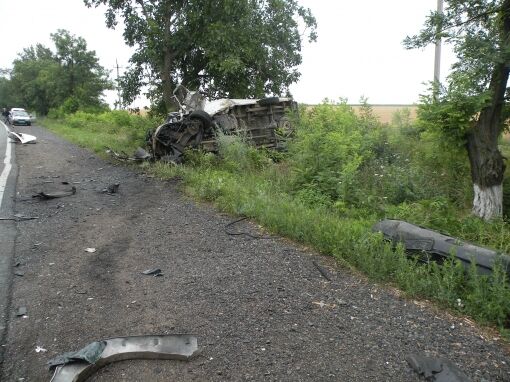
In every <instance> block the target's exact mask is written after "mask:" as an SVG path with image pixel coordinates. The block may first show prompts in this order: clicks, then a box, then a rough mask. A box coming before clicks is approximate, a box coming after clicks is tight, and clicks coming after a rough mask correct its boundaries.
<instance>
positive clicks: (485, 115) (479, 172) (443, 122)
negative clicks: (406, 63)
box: [404, 0, 510, 219]
mask: <svg viewBox="0 0 510 382" xmlns="http://www.w3.org/2000/svg"><path fill="white" fill-rule="evenodd" d="M444 3H445V10H444V13H437V12H433V13H431V14H430V16H429V17H428V18H427V20H426V22H425V26H424V28H423V30H422V31H421V32H420V33H419V34H418V35H416V36H413V37H407V38H406V40H405V41H404V44H405V45H406V47H407V48H422V47H425V46H426V45H428V44H432V43H436V42H437V41H438V40H440V39H444V40H446V41H447V42H448V43H450V44H451V45H452V46H453V48H454V51H455V54H456V56H457V62H456V63H455V64H454V65H453V66H452V72H451V74H450V75H449V76H448V79H447V86H446V87H443V86H441V84H440V83H434V84H433V86H432V89H431V91H430V93H429V95H426V96H424V97H423V98H422V106H421V107H420V110H419V117H420V119H421V120H422V121H423V127H424V128H425V129H428V130H430V131H440V132H441V133H442V134H443V135H444V136H445V137H446V138H447V139H448V140H449V142H450V144H452V145H454V146H457V147H460V146H464V147H465V148H466V149H467V152H468V155H469V158H470V161H471V178H472V181H473V183H474V184H475V185H477V186H478V187H479V188H480V189H482V190H485V189H487V188H491V187H494V186H500V185H501V183H502V180H503V174H504V171H505V164H504V159H503V157H502V156H501V153H500V152H499V149H498V138H499V137H500V135H501V133H502V132H503V131H504V130H505V129H506V124H505V121H506V119H507V118H508V116H509V110H510V109H509V108H508V97H507V96H506V94H507V82H508V77H509V71H508V64H507V63H508V62H509V60H510V0H466V1H459V0H445V2H444ZM491 202H492V203H493V204H495V205H497V206H498V207H499V206H500V205H501V203H502V201H501V199H499V200H492V201H491ZM473 211H474V213H476V214H478V215H479V216H480V217H482V218H484V219H491V218H493V217H498V216H493V215H496V214H497V213H498V212H497V211H498V208H496V209H494V210H490V209H485V208H480V206H479V205H475V206H474V208H473Z"/></svg>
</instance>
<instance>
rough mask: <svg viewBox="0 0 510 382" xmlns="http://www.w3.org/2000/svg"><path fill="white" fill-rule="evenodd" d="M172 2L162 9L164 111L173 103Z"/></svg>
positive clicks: (173, 104)
mask: <svg viewBox="0 0 510 382" xmlns="http://www.w3.org/2000/svg"><path fill="white" fill-rule="evenodd" d="M172 15H173V12H172V2H171V1H168V2H167V3H166V5H165V7H164V22H163V41H164V47H163V65H162V67H161V86H162V88H163V89H162V90H163V102H164V104H165V107H166V111H167V112H168V111H170V110H172V109H173V108H174V106H175V102H174V98H173V83H172V71H173V67H174V62H173V61H174V54H173V51H172V32H171V28H172Z"/></svg>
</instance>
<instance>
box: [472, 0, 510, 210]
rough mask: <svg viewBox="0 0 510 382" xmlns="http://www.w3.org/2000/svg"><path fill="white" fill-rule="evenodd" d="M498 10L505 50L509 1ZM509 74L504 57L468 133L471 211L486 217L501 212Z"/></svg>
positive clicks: (509, 30)
mask: <svg viewBox="0 0 510 382" xmlns="http://www.w3.org/2000/svg"><path fill="white" fill-rule="evenodd" d="M500 12H501V16H502V30H501V49H502V51H503V52H506V51H508V48H509V47H510V0H505V1H504V3H503V5H502V8H501V11H500ZM508 75H509V67H508V63H507V60H505V62H501V63H497V64H496V65H495V66H494V70H493V72H492V76H491V81H490V84H489V92H490V94H491V99H490V102H489V103H488V104H487V106H485V107H484V108H483V109H482V110H481V111H480V115H479V117H478V120H477V122H476V123H475V126H474V127H473V129H472V131H470V132H469V133H468V135H467V150H468V156H469V162H470V164H471V179H472V181H473V190H474V199H473V214H474V215H476V216H479V217H481V218H483V219H485V220H490V219H492V218H495V217H499V216H501V215H502V211H503V186H502V183H503V176H504V173H505V162H504V158H503V156H502V155H501V152H500V151H499V148H498V139H499V137H500V135H501V132H502V130H503V123H504V121H503V120H502V118H503V117H502V115H503V107H504V103H505V92H506V85H507V82H508Z"/></svg>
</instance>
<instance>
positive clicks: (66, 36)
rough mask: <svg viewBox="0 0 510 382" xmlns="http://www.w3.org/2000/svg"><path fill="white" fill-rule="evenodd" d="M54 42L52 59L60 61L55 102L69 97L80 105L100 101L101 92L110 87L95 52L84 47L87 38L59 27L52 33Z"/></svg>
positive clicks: (91, 104)
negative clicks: (53, 57)
mask: <svg viewBox="0 0 510 382" xmlns="http://www.w3.org/2000/svg"><path fill="white" fill-rule="evenodd" d="M51 38H52V40H53V42H54V43H55V49H56V53H55V59H56V61H57V62H58V64H59V68H60V76H59V81H58V98H57V102H58V103H59V104H63V103H64V102H66V101H68V102H71V103H75V104H76V105H78V107H79V106H82V107H98V106H101V105H102V103H103V102H102V101H101V96H102V94H103V92H104V91H105V90H107V89H112V84H111V82H110V81H109V80H108V71H107V70H106V69H104V68H103V67H102V66H101V65H100V64H99V59H98V58H97V57H96V52H95V51H93V50H91V51H89V50H87V42H86V41H85V39H83V38H82V37H76V36H74V35H72V34H70V33H69V32H68V31H66V30H63V29H59V30H58V31H57V32H56V33H52V34H51Z"/></svg>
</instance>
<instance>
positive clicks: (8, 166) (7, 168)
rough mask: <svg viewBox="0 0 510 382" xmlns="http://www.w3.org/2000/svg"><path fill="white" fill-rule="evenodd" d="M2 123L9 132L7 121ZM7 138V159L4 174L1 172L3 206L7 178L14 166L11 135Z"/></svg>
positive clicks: (0, 183)
mask: <svg viewBox="0 0 510 382" xmlns="http://www.w3.org/2000/svg"><path fill="white" fill-rule="evenodd" d="M0 123H1V124H2V125H3V126H4V128H5V130H6V131H7V133H9V131H10V130H9V128H8V127H7V126H6V125H5V123H3V122H2V121H0ZM6 139H7V145H6V146H5V159H4V164H5V166H4V169H3V171H2V174H0V207H2V202H3V200H4V192H5V187H6V184H7V178H8V177H9V174H10V173H11V168H12V164H11V144H10V142H9V137H7V138H6Z"/></svg>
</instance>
